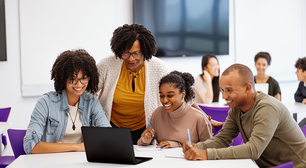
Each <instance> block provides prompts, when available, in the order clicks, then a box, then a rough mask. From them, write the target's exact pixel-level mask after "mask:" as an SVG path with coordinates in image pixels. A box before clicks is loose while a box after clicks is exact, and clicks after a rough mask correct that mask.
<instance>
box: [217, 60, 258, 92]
mask: <svg viewBox="0 0 306 168" xmlns="http://www.w3.org/2000/svg"><path fill="white" fill-rule="evenodd" d="M235 71H237V72H238V74H239V76H240V79H241V81H242V83H241V84H242V85H244V84H247V83H250V84H251V85H252V87H253V88H255V82H254V75H253V73H252V71H251V69H250V68H249V67H247V66H246V65H243V64H233V65H231V66H229V67H228V68H227V69H226V70H225V71H224V72H223V73H222V75H224V76H227V75H230V74H231V73H233V72H235Z"/></svg>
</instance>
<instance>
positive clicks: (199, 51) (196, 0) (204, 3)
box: [133, 0, 229, 57]
mask: <svg viewBox="0 0 306 168" xmlns="http://www.w3.org/2000/svg"><path fill="white" fill-rule="evenodd" d="M133 3H134V4H133V5H134V9H133V10H134V23H138V24H142V25H144V26H145V27H146V28H147V29H148V30H150V31H151V32H152V34H153V35H154V37H155V38H156V42H157V48H158V52H157V54H156V56H158V57H164V56H194V55H204V54H215V55H228V54H229V2H228V0H134V1H133Z"/></svg>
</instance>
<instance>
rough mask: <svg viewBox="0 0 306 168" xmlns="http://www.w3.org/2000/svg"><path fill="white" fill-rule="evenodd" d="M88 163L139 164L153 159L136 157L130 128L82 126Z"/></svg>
mask: <svg viewBox="0 0 306 168" xmlns="http://www.w3.org/2000/svg"><path fill="white" fill-rule="evenodd" d="M81 129H82V135H83V141H84V145H85V152H86V157H87V161H88V162H103V163H121V164H138V163H141V162H144V161H148V160H151V159H152V158H151V157H135V155H134V148H133V143H132V138H131V131H130V129H129V128H106V127H85V126H82V128H81Z"/></svg>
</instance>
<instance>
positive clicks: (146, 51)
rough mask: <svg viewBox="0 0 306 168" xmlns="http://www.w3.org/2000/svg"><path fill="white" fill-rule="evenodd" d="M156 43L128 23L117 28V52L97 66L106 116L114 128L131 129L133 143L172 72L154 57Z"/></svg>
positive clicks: (113, 42)
mask: <svg viewBox="0 0 306 168" xmlns="http://www.w3.org/2000/svg"><path fill="white" fill-rule="evenodd" d="M155 44H156V41H155V38H154V36H153V35H152V34H151V32H150V31H149V30H147V29H146V28H145V27H144V26H142V25H139V24H131V25H127V24H125V25H123V26H122V27H118V28H117V29H116V30H115V31H114V33H113V37H112V39H111V49H112V51H113V53H114V54H115V55H113V56H109V57H106V58H104V59H102V60H101V61H100V62H99V64H98V65H97V66H98V71H99V73H100V80H99V88H98V90H99V91H100V94H99V100H100V103H101V105H102V107H103V109H104V110H105V114H106V117H107V118H108V120H109V121H110V123H111V125H112V127H120V128H122V127H123V128H130V129H131V133H132V139H133V143H134V144H136V143H137V140H138V139H139V138H140V136H141V133H142V132H143V131H144V130H145V129H146V125H148V118H150V117H151V114H152V112H153V111H154V110H155V109H156V108H157V107H158V106H160V102H159V98H158V97H159V88H158V82H159V80H160V79H161V78H162V77H163V76H165V75H167V74H168V73H170V69H169V68H168V66H167V65H166V64H165V62H163V61H162V60H160V59H158V58H156V57H154V55H155V54H156V52H157V48H156V45H155ZM193 106H194V107H197V108H198V109H200V108H199V107H198V106H197V105H196V104H193ZM214 123H215V125H214V126H220V125H222V123H220V122H214Z"/></svg>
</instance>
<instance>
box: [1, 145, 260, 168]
mask: <svg viewBox="0 0 306 168" xmlns="http://www.w3.org/2000/svg"><path fill="white" fill-rule="evenodd" d="M134 151H135V155H136V156H143V157H145V156H146V157H153V159H152V160H149V161H146V162H143V163H140V164H137V165H127V164H112V163H96V162H88V161H87V159H86V154H85V152H66V153H53V154H31V155H21V156H19V157H18V158H17V159H16V160H15V161H13V162H12V163H11V164H10V165H9V166H8V167H7V168H24V167H31V168H41V167H44V168H48V167H50V168H51V167H52V168H53V167H56V168H59V167H73V168H84V167H90V168H95V167H99V168H100V167H145V168H160V167H174V168H179V167H184V168H187V167H193V168H196V167H199V168H203V167H205V168H209V167H212V168H216V167H218V168H223V167H226V168H245V167H248V168H258V166H257V165H256V164H255V162H253V161H252V160H251V159H231V160H205V161H189V160H186V159H184V158H168V157H166V156H169V155H172V156H175V155H177V154H182V148H170V149H163V150H156V151H152V150H151V151H137V150H136V149H134Z"/></svg>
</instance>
